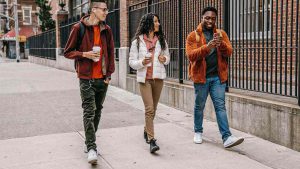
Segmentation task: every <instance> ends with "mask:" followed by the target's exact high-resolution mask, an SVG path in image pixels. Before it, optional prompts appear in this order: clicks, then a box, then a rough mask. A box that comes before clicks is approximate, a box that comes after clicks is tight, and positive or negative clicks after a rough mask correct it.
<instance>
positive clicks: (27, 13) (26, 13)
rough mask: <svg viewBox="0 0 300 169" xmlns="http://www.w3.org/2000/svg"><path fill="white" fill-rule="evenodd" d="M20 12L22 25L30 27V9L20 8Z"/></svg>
mask: <svg viewBox="0 0 300 169" xmlns="http://www.w3.org/2000/svg"><path fill="white" fill-rule="evenodd" d="M22 11H23V24H24V25H31V24H32V23H31V22H32V21H31V11H32V8H31V7H22Z"/></svg>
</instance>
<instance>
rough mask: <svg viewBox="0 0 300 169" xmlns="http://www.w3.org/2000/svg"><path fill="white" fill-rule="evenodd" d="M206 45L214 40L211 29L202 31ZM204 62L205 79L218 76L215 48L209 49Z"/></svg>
mask: <svg viewBox="0 0 300 169" xmlns="http://www.w3.org/2000/svg"><path fill="white" fill-rule="evenodd" d="M203 33H204V35H205V39H206V44H208V42H209V41H211V40H212V39H213V38H214V32H213V29H211V30H208V29H205V28H204V29H203ZM205 61H206V78H209V77H216V76H218V58H217V50H216V48H213V49H211V51H210V53H209V54H208V55H207V56H206V57H205Z"/></svg>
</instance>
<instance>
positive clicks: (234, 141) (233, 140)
mask: <svg viewBox="0 0 300 169" xmlns="http://www.w3.org/2000/svg"><path fill="white" fill-rule="evenodd" d="M243 141H244V138H241V137H234V136H229V137H228V138H227V140H226V141H225V142H224V147H225V148H230V147H233V146H236V145H239V144H241V143H242V142H243Z"/></svg>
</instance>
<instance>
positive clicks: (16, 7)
mask: <svg viewBox="0 0 300 169" xmlns="http://www.w3.org/2000/svg"><path fill="white" fill-rule="evenodd" d="M14 16H15V34H16V36H15V38H16V55H17V56H16V60H17V62H20V46H19V21H18V0H15V4H14Z"/></svg>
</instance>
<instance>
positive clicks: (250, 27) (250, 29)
mask: <svg viewBox="0 0 300 169" xmlns="http://www.w3.org/2000/svg"><path fill="white" fill-rule="evenodd" d="M271 5H272V2H271V1H270V0H251V1H249V0H230V8H231V9H232V10H230V34H231V37H233V38H234V39H242V38H246V39H258V38H260V39H261V38H269V37H270V36H271V19H272V17H271V15H272V14H271Z"/></svg>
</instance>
